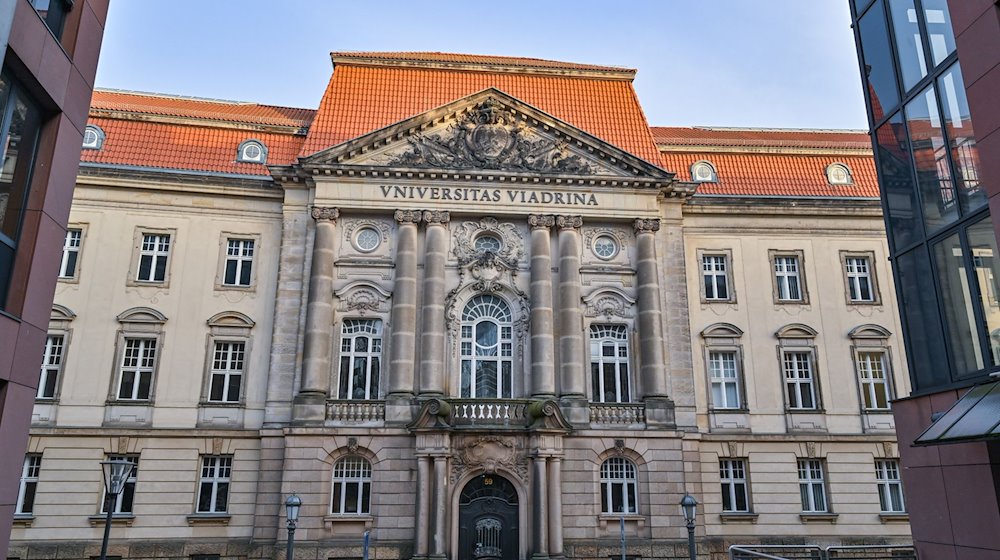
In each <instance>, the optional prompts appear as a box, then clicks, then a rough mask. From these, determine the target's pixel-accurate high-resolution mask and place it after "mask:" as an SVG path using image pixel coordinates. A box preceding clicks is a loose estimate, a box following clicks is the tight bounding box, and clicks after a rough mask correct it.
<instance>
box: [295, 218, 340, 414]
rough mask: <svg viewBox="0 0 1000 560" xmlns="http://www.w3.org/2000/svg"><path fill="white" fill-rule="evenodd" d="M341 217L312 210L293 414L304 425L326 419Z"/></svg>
mask: <svg viewBox="0 0 1000 560" xmlns="http://www.w3.org/2000/svg"><path fill="white" fill-rule="evenodd" d="M339 216H340V211H339V210H338V209H336V208H320V207H314V208H313V209H312V217H313V219H314V220H316V232H315V236H314V238H313V254H312V268H311V269H310V274H309V299H308V303H307V304H306V324H305V339H304V341H303V346H302V383H301V384H300V385H299V394H298V395H297V396H296V397H295V404H294V410H293V417H294V418H293V419H294V420H296V421H301V422H322V421H323V420H325V419H326V396H327V391H328V388H329V386H330V379H329V378H330V331H331V330H332V328H333V260H334V254H333V243H334V235H335V233H336V227H337V218H338V217H339Z"/></svg>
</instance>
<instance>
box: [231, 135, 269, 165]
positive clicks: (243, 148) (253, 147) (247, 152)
mask: <svg viewBox="0 0 1000 560" xmlns="http://www.w3.org/2000/svg"><path fill="white" fill-rule="evenodd" d="M236 161H241V162H244V163H267V146H265V145H264V144H263V143H262V142H260V141H258V140H247V141H245V142H243V143H242V144H240V149H239V150H237V152H236Z"/></svg>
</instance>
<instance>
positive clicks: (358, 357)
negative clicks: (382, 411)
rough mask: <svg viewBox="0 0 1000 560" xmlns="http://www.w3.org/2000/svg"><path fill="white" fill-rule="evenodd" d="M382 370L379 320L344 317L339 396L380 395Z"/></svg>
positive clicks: (374, 397)
mask: <svg viewBox="0 0 1000 560" xmlns="http://www.w3.org/2000/svg"><path fill="white" fill-rule="evenodd" d="M381 371H382V321H380V320H378V319H344V324H343V326H342V327H341V335H340V398H342V399H357V400H370V399H377V398H378V397H379V374H380V373H381Z"/></svg>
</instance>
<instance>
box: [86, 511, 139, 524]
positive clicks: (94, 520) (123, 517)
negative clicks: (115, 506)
mask: <svg viewBox="0 0 1000 560" xmlns="http://www.w3.org/2000/svg"><path fill="white" fill-rule="evenodd" d="M107 518H108V517H107V514H101V513H99V514H97V515H91V516H90V517H88V518H87V520H88V521H90V525H91V526H95V525H103V524H104V520H105V519H107ZM133 523H135V514H133V513H114V514H112V515H111V524H112V525H125V526H126V527H131V526H132V524H133Z"/></svg>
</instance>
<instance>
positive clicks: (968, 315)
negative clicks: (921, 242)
mask: <svg viewBox="0 0 1000 560" xmlns="http://www.w3.org/2000/svg"><path fill="white" fill-rule="evenodd" d="M934 262H935V264H936V265H937V275H938V282H939V284H940V286H941V293H940V298H939V299H940V300H941V307H942V309H943V311H944V323H945V326H946V329H947V331H948V340H949V341H950V342H951V350H952V351H951V359H952V365H953V366H954V369H955V372H956V373H958V374H959V375H961V374H963V373H969V372H973V371H979V370H981V369H983V367H984V364H983V354H982V350H981V349H980V347H979V329H977V328H976V319H975V315H974V314H973V311H972V294H971V292H970V289H969V277H968V274H967V273H966V272H967V271H966V269H965V256H964V253H963V251H962V246H961V244H960V243H959V238H958V234H957V233H956V234H954V235H950V236H948V237H947V238H946V239H944V240H943V241H941V242H939V243H938V244H937V245H935V246H934Z"/></svg>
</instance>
